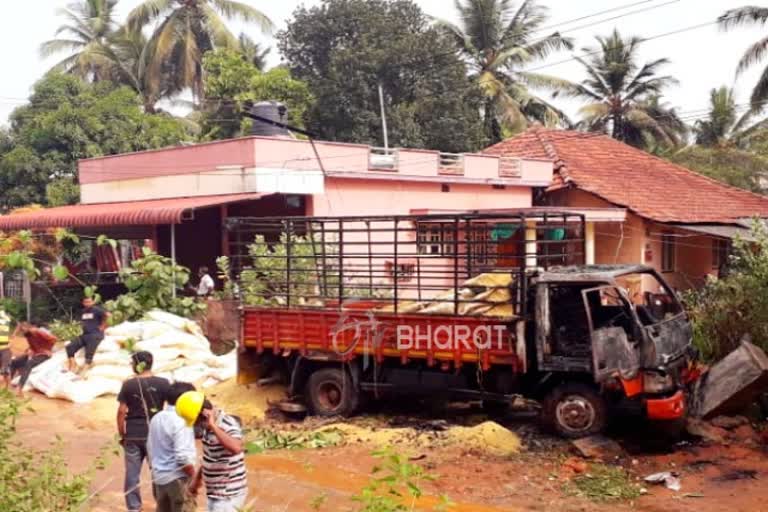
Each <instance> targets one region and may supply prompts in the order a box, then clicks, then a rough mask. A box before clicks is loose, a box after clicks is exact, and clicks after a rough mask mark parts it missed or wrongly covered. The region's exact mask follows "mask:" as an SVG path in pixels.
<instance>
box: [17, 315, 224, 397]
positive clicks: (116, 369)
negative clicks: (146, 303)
mask: <svg viewBox="0 0 768 512" xmlns="http://www.w3.org/2000/svg"><path fill="white" fill-rule="evenodd" d="M138 350H147V351H149V352H151V353H152V355H153V356H154V360H155V362H154V366H153V368H152V370H153V372H154V374H155V375H158V376H160V377H165V378H167V379H168V380H170V381H177V380H178V381H184V382H192V383H195V384H197V385H198V387H202V388H206V387H209V386H212V385H215V384H217V383H219V382H222V381H225V380H228V379H231V378H233V377H234V376H235V374H236V373H237V351H236V350H232V351H231V352H229V353H228V354H225V355H223V356H216V355H214V354H213V353H212V352H211V349H210V344H209V343H208V340H207V339H206V338H205V336H203V333H202V331H201V330H200V327H199V326H198V325H197V324H196V323H195V322H193V321H191V320H187V319H186V318H182V317H179V316H176V315H172V314H170V313H166V312H163V311H159V310H153V311H150V312H149V313H147V314H146V315H145V317H144V319H143V320H141V321H138V322H124V323H122V324H119V325H116V326H114V327H110V328H109V329H107V331H106V336H105V337H104V340H103V341H102V342H101V343H100V344H99V348H98V350H97V351H96V355H95V356H94V358H93V364H94V366H93V368H91V369H90V370H89V371H88V372H87V373H86V374H84V375H83V376H82V377H80V376H77V375H75V374H73V373H71V372H68V371H66V359H67V356H66V354H65V352H64V350H63V349H60V350H58V351H56V352H55V353H54V355H53V357H51V359H49V360H48V361H46V362H45V363H43V364H41V365H39V366H38V367H37V368H35V369H34V370H33V372H32V375H31V376H30V378H29V381H28V382H27V388H34V389H37V390H38V391H40V392H42V393H44V394H45V395H46V396H48V397H50V398H63V399H66V400H70V401H72V402H77V403H82V402H89V401H91V400H93V399H94V398H96V397H97V396H101V395H106V394H114V395H116V394H117V393H118V392H119V391H120V386H121V385H122V383H123V381H124V380H125V379H127V378H129V377H131V376H132V375H133V369H132V368H131V352H132V351H138ZM83 357H84V356H83V354H82V351H81V352H80V353H79V354H78V356H77V358H78V359H77V362H78V364H80V365H82V364H84V360H83Z"/></svg>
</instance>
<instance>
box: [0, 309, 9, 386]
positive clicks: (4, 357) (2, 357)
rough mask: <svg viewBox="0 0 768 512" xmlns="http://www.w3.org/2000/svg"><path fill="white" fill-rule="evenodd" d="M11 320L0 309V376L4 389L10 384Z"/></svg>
mask: <svg viewBox="0 0 768 512" xmlns="http://www.w3.org/2000/svg"><path fill="white" fill-rule="evenodd" d="M10 374H11V318H10V317H9V316H8V313H6V312H5V311H4V310H2V309H0V375H2V376H3V378H4V379H5V387H6V388H8V386H9V385H10V383H11V379H10Z"/></svg>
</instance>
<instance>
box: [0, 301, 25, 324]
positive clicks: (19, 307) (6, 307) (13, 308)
mask: <svg viewBox="0 0 768 512" xmlns="http://www.w3.org/2000/svg"><path fill="white" fill-rule="evenodd" d="M0 309H2V310H3V311H5V312H6V313H8V315H9V316H10V317H11V319H12V320H13V321H14V322H18V321H19V320H24V319H26V317H27V305H26V304H24V301H21V300H18V299H11V298H9V297H6V298H4V299H0Z"/></svg>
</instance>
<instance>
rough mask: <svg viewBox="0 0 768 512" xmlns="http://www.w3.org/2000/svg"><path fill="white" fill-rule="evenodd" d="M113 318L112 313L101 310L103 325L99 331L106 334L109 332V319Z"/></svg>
mask: <svg viewBox="0 0 768 512" xmlns="http://www.w3.org/2000/svg"><path fill="white" fill-rule="evenodd" d="M110 316H111V313H110V312H109V311H107V310H106V309H102V310H101V325H99V330H100V331H101V332H104V331H105V330H107V323H108V322H109V317H110Z"/></svg>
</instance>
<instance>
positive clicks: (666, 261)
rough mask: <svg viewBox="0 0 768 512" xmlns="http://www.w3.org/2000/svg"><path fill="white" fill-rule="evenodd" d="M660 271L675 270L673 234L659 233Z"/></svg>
mask: <svg viewBox="0 0 768 512" xmlns="http://www.w3.org/2000/svg"><path fill="white" fill-rule="evenodd" d="M661 271H662V272H674V271H675V236H674V235H670V234H664V235H661Z"/></svg>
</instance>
